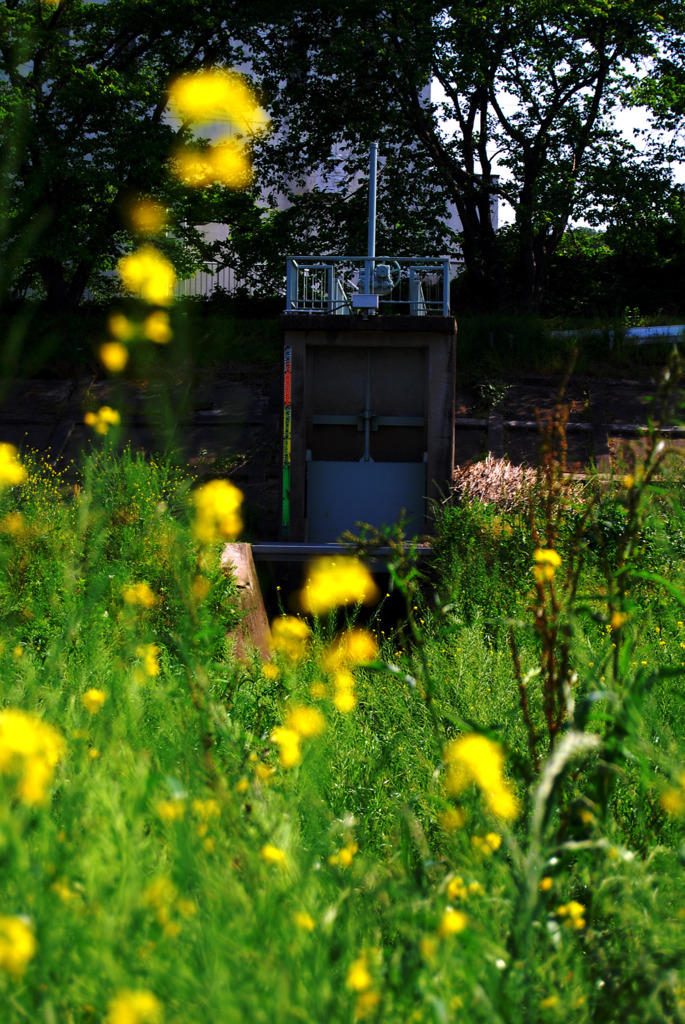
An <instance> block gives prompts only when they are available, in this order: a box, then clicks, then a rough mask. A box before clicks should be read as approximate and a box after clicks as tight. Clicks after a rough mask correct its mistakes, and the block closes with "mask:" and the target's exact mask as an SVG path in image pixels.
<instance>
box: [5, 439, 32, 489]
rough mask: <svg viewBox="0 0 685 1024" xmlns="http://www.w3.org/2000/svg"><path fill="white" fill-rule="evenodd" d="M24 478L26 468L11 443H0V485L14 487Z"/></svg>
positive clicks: (21, 482)
mask: <svg viewBox="0 0 685 1024" xmlns="http://www.w3.org/2000/svg"><path fill="white" fill-rule="evenodd" d="M25 480H26V470H25V469H24V467H23V466H22V464H21V462H20V461H19V457H18V452H17V449H16V448H15V447H14V445H13V444H4V443H3V444H0V487H16V486H17V484H23V483H24V481H25Z"/></svg>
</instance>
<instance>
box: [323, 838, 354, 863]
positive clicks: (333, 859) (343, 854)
mask: <svg viewBox="0 0 685 1024" xmlns="http://www.w3.org/2000/svg"><path fill="white" fill-rule="evenodd" d="M358 852H359V845H358V843H355V842H350V843H346V844H345V846H343V848H342V850H339V851H338V853H333V854H331V856H330V857H329V858H328V863H329V864H331V865H332V866H333V867H339V868H349V867H351V866H352V862H353V860H354V858H355V857H356V855H357V853H358Z"/></svg>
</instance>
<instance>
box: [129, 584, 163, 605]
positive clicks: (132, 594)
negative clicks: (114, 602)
mask: <svg viewBox="0 0 685 1024" xmlns="http://www.w3.org/2000/svg"><path fill="white" fill-rule="evenodd" d="M122 597H123V599H124V601H125V602H126V604H137V605H139V606H140V607H141V608H152V607H153V606H154V604H155V602H156V600H157V598H156V597H155V595H154V594H153V592H152V590H151V589H150V587H149V585H148V584H147V583H146V582H145V581H144V580H141V582H140V583H134V584H133V585H132V586H130V587H124V589H123V591H122Z"/></svg>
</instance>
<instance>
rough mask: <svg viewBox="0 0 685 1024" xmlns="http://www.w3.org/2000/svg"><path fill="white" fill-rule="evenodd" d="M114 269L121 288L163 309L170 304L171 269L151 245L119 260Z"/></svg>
mask: <svg viewBox="0 0 685 1024" xmlns="http://www.w3.org/2000/svg"><path fill="white" fill-rule="evenodd" d="M117 269H118V271H119V276H120V277H121V281H122V284H123V286H124V288H126V289H128V291H131V292H135V294H136V295H139V296H140V297H141V299H145V301H146V302H150V303H152V304H153V305H156V306H167V305H169V303H170V302H172V301H173V290H174V285H175V283H176V274H175V272H174V268H173V267H172V265H171V263H170V262H169V260H168V259H167V258H166V257H165V256H163V255H162V253H161V252H160V251H159V250H158V249H156V248H155V247H154V245H149V244H146V245H142V246H141V247H140V248H139V249H136V251H135V252H132V253H129V254H128V255H127V256H122V257H121V259H120V260H119V262H118V263H117Z"/></svg>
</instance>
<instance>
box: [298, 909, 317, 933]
mask: <svg viewBox="0 0 685 1024" xmlns="http://www.w3.org/2000/svg"><path fill="white" fill-rule="evenodd" d="M293 924H294V925H295V927H296V928H300V929H301V930H302V931H303V932H313V931H314V929H315V928H316V923H315V921H314V918H313V917H312V915H311V914H308V913H307V911H306V910H296V911H295V913H294V914H293Z"/></svg>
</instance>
